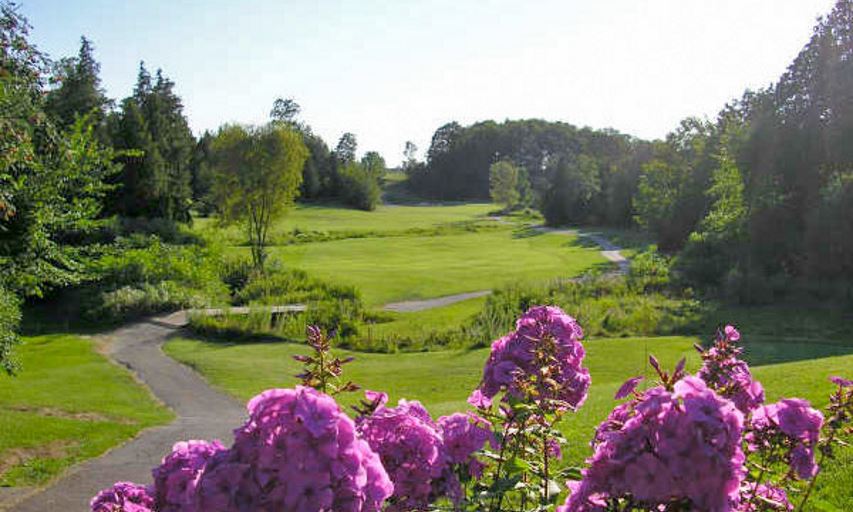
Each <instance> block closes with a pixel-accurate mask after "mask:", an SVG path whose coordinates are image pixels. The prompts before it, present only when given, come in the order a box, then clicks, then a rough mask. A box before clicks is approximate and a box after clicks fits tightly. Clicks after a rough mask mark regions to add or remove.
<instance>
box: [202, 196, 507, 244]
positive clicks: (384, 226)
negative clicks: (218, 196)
mask: <svg viewBox="0 0 853 512" xmlns="http://www.w3.org/2000/svg"><path fill="white" fill-rule="evenodd" d="M495 209H496V206H495V205H493V204H489V203H470V204H459V205H449V206H391V205H379V206H378V207H377V208H376V210H374V211H372V212H366V211H362V210H355V209H351V208H343V207H340V206H337V205H326V204H321V205H311V204H308V205H297V206H296V207H294V208H293V210H291V211H290V212H288V213H287V214H286V215H285V217H284V218H282V219H281V220H280V221H278V222H276V223H275V225H273V226H272V228H271V229H270V240H272V243H277V241H280V240H281V239H283V238H285V236H286V235H287V234H290V233H292V232H293V230H300V231H303V232H326V233H335V232H343V233H348V234H352V235H356V234H362V235H364V234H382V233H385V234H388V233H394V232H402V231H406V230H412V229H426V228H434V227H438V226H442V225H446V224H450V223H456V222H466V221H481V220H482V221H485V220H488V219H487V217H488V213H489V212H492V211H494V210H495ZM193 230H194V231H195V232H197V233H200V234H203V235H204V236H206V237H215V238H218V239H220V240H223V241H224V242H225V243H226V244H229V245H241V244H243V243H245V241H246V235H245V234H244V233H243V232H242V231H241V230H240V228H239V227H237V226H231V227H227V228H222V227H219V226H217V225H216V221H215V219H213V218H199V219H196V220H195V223H194V226H193Z"/></svg>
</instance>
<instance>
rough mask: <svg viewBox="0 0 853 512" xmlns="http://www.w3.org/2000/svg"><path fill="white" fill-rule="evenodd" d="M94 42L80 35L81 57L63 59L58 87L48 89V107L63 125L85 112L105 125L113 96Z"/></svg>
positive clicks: (58, 70)
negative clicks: (102, 75) (104, 83)
mask: <svg viewBox="0 0 853 512" xmlns="http://www.w3.org/2000/svg"><path fill="white" fill-rule="evenodd" d="M93 50H94V49H93V47H92V42H91V41H89V40H88V39H86V38H85V37H81V38H80V51H79V53H78V54H77V57H73V58H67V59H62V60H60V61H59V63H58V64H57V65H56V69H55V70H54V73H53V78H52V81H53V82H54V83H56V84H58V86H57V87H55V88H54V89H52V90H51V91H50V92H48V94H47V97H46V98H45V110H46V111H47V112H48V114H50V115H52V116H53V117H54V119H55V120H56V122H57V124H58V125H59V126H60V127H61V128H68V127H69V126H71V125H72V124H74V121H75V120H76V119H77V118H78V117H81V116H85V115H88V116H91V117H92V122H93V123H94V125H95V126H99V127H100V126H102V124H103V122H104V120H105V117H106V108H107V106H108V105H109V100H108V99H107V97H106V94H105V93H104V90H103V89H102V88H101V79H100V77H99V76H98V74H99V73H100V70H101V65H100V64H98V62H97V61H96V60H95V57H94V55H93Z"/></svg>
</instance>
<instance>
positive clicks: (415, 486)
mask: <svg viewBox="0 0 853 512" xmlns="http://www.w3.org/2000/svg"><path fill="white" fill-rule="evenodd" d="M367 397H368V399H369V400H372V401H373V402H374V403H375V405H376V408H375V410H374V411H373V412H372V414H370V415H367V416H362V417H360V418H359V419H358V431H359V433H360V434H361V436H362V438H363V439H365V440H366V441H367V442H368V443H369V444H370V447H371V448H373V449H374V450H375V451H376V452H377V453H378V454H379V456H380V457H381V460H382V464H383V465H384V467H385V469H386V471H387V472H388V475H389V476H390V477H391V481H392V482H393V483H394V494H393V496H392V497H391V499H390V500H389V502H390V505H389V506H388V508H387V510H389V511H400V512H403V511H410V510H425V509H426V508H427V507H428V506H429V504H430V503H432V502H434V501H435V500H436V499H438V498H439V497H442V496H444V497H449V498H451V499H452V500H454V501H458V500H460V499H461V498H462V496H461V487H460V484H459V481H458V480H457V478H456V476H455V475H454V473H453V471H452V470H453V465H454V464H464V465H467V467H468V469H469V471H471V472H473V473H478V472H481V471H482V466H481V465H480V464H481V463H480V462H479V461H477V460H476V459H475V458H474V457H473V454H474V452H476V451H477V450H480V449H481V448H482V447H483V445H484V444H485V443H486V442H487V441H490V440H491V439H492V434H491V430H490V428H489V425H488V423H487V422H486V421H485V420H483V419H482V418H479V417H477V416H475V415H465V414H454V415H453V416H447V417H441V418H439V420H438V422H435V421H433V420H432V418H431V417H430V415H429V413H428V412H427V410H426V409H425V408H424V407H423V405H421V403H420V402H417V401H407V400H400V401H399V402H398V405H397V407H386V406H385V404H386V403H387V400H388V397H387V395H385V394H384V393H376V392H371V391H368V392H367Z"/></svg>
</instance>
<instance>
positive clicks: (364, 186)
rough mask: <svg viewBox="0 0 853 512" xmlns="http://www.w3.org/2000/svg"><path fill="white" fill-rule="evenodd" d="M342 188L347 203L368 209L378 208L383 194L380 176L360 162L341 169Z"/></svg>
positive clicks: (361, 208)
mask: <svg viewBox="0 0 853 512" xmlns="http://www.w3.org/2000/svg"><path fill="white" fill-rule="evenodd" d="M341 190H342V193H343V199H344V201H345V202H346V203H347V204H349V205H350V206H353V207H355V208H358V209H360V210H367V211H372V210H375V209H376V205H377V204H379V198H380V196H381V195H382V189H381V188H380V187H379V176H376V175H375V174H374V173H373V172H371V170H370V169H369V168H367V167H366V166H364V165H363V164H361V163H358V162H351V163H349V164H347V165H346V167H344V168H343V169H342V170H341Z"/></svg>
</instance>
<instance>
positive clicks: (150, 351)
mask: <svg viewBox="0 0 853 512" xmlns="http://www.w3.org/2000/svg"><path fill="white" fill-rule="evenodd" d="M185 318H186V315H185V314H183V313H175V314H172V315H167V316H161V317H156V318H151V319H148V320H145V321H142V322H138V323H134V324H131V325H128V326H126V327H122V328H121V329H118V330H116V331H113V332H112V333H110V337H111V338H112V343H111V344H110V348H109V356H110V358H112V359H113V360H115V361H116V362H118V363H120V364H123V365H125V366H127V367H128V368H129V369H130V370H131V371H133V372H134V374H136V376H137V377H138V378H139V379H140V380H141V381H142V382H143V383H145V384H146V385H147V386H148V387H149V388H150V389H151V391H152V392H153V393H154V395H155V396H156V397H157V398H158V399H160V400H161V401H163V402H164V403H165V404H166V405H167V406H169V407H170V408H171V409H172V410H173V411H174V412H175V415H176V416H177V417H176V419H175V420H174V421H173V422H172V423H170V424H168V425H164V426H162V427H155V428H151V429H147V430H144V431H142V432H141V433H140V434H139V435H138V436H137V437H136V438H135V439H133V440H131V441H129V442H127V443H125V444H124V445H122V446H119V447H117V448H115V449H113V450H111V451H109V452H107V453H106V454H104V455H102V456H101V457H98V458H96V459H90V460H88V461H86V462H83V463H81V464H78V465H77V466H74V467H73V468H72V469H70V470H69V471H68V472H67V473H66V474H65V475H64V476H63V477H61V478H60V479H59V480H57V481H56V482H55V483H53V484H52V485H51V486H49V487H47V488H46V489H44V490H41V491H39V492H37V493H35V494H32V495H30V496H28V497H26V498H24V499H23V500H21V501H19V502H18V503H17V505H15V506H12V508H11V509H10V510H13V511H16V512H45V511H48V510H61V511H63V512H77V511H86V510H89V508H88V506H89V500H90V499H91V498H92V497H93V496H94V495H95V494H96V493H97V492H98V491H99V490H101V489H103V488H105V487H108V486H110V485H112V484H113V483H114V482H116V481H120V480H129V481H133V482H137V483H141V484H147V483H150V482H151V469H152V468H153V467H155V466H157V465H158V464H160V460H161V459H162V458H163V456H164V455H166V454H167V453H169V452H170V451H171V448H172V445H173V444H174V443H175V442H177V441H182V440H186V439H220V440H222V442H223V443H225V444H230V443H231V441H232V440H233V438H232V433H231V431H232V429H233V428H235V427H236V426H238V425H239V424H240V423H241V422H242V421H243V419H244V416H245V408H244V407H243V405H242V404H240V403H238V402H237V401H236V400H234V399H233V398H231V397H228V396H226V395H225V394H223V393H220V392H219V391H215V390H213V389H211V388H210V386H208V385H207V383H206V382H205V381H204V379H202V378H201V377H200V376H199V375H198V374H197V373H195V372H194V371H193V370H191V369H190V368H188V367H186V366H184V365H182V364H180V363H178V362H176V361H175V360H173V359H171V358H170V357H168V356H167V355H166V354H164V353H163V351H162V350H161V347H162V345H163V342H165V341H166V339H167V338H168V337H169V336H170V335H171V334H173V333H174V332H175V331H176V330H178V329H180V328H181V327H182V326H183V325H184V322H185Z"/></svg>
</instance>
